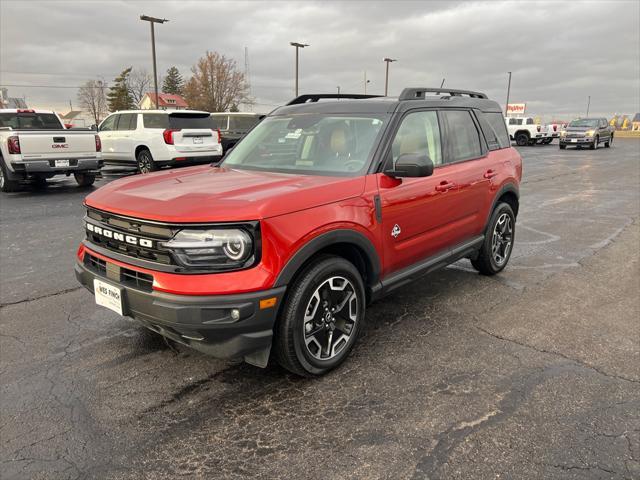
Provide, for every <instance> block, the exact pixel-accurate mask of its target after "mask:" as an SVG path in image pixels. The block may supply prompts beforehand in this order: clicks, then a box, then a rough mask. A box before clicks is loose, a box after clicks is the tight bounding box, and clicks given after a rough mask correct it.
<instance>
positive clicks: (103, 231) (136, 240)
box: [87, 223, 153, 248]
mask: <svg viewBox="0 0 640 480" xmlns="http://www.w3.org/2000/svg"><path fill="white" fill-rule="evenodd" d="M87 230H89V231H90V232H92V233H95V234H96V235H100V236H102V237H105V238H110V239H112V240H116V241H118V242H123V243H128V244H129V245H139V246H141V247H145V248H153V241H152V240H149V239H146V238H140V237H134V236H133V235H125V234H124V233H118V232H115V231H113V230H109V229H107V228H103V227H99V226H98V225H94V224H92V223H87Z"/></svg>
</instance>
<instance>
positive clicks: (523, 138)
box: [516, 133, 529, 147]
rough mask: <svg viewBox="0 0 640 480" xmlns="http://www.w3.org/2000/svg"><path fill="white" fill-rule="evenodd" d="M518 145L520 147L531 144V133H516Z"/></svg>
mask: <svg viewBox="0 0 640 480" xmlns="http://www.w3.org/2000/svg"><path fill="white" fill-rule="evenodd" d="M516 145H518V146H519V147H524V146H526V145H529V135H527V134H526V133H519V134H517V135H516Z"/></svg>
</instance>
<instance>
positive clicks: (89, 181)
mask: <svg viewBox="0 0 640 480" xmlns="http://www.w3.org/2000/svg"><path fill="white" fill-rule="evenodd" d="M73 176H74V177H75V178H76V182H78V185H80V186H81V187H89V186H91V185H93V182H95V181H96V175H95V173H74V174H73Z"/></svg>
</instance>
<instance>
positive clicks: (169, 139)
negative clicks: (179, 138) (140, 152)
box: [162, 128, 180, 145]
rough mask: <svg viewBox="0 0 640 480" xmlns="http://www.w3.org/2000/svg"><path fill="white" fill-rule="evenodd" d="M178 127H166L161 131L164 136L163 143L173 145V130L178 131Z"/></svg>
mask: <svg viewBox="0 0 640 480" xmlns="http://www.w3.org/2000/svg"><path fill="white" fill-rule="evenodd" d="M179 131H180V129H179V128H167V129H166V130H165V131H164V132H162V137H163V138H164V143H166V144H167V145H173V134H174V132H179Z"/></svg>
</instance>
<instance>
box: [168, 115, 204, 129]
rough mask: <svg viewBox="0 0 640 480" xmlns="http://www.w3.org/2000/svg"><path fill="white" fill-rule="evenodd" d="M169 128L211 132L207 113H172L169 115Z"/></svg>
mask: <svg viewBox="0 0 640 480" xmlns="http://www.w3.org/2000/svg"><path fill="white" fill-rule="evenodd" d="M169 128H206V129H207V130H211V119H210V117H209V114H208V113H172V114H171V115H169Z"/></svg>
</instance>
